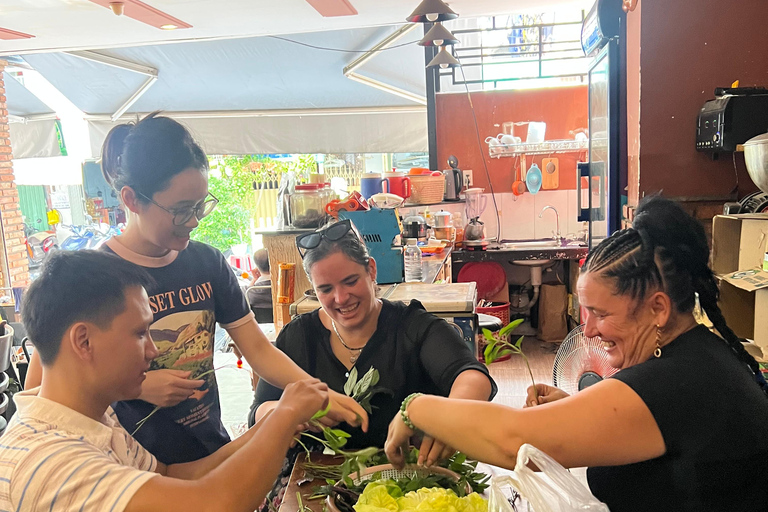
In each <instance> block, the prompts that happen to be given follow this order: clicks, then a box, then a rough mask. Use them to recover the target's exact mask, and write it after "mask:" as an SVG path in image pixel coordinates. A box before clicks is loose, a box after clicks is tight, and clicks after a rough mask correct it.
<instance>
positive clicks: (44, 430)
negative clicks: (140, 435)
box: [0, 388, 157, 512]
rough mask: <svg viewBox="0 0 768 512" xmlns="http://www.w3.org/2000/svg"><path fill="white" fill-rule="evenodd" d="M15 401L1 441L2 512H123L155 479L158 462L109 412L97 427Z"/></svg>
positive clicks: (26, 399)
mask: <svg viewBox="0 0 768 512" xmlns="http://www.w3.org/2000/svg"><path fill="white" fill-rule="evenodd" d="M39 390H40V388H35V389H31V390H26V391H23V392H21V393H17V394H16V395H15V397H14V400H15V401H16V406H17V408H18V409H17V412H16V414H15V415H14V416H13V418H11V421H10V422H9V425H8V428H7V429H6V431H5V434H3V436H2V437H0V512H2V511H15V512H19V511H42V510H44V511H49V512H63V511H71V510H74V511H83V512H96V511H99V512H121V511H122V510H123V509H125V507H126V505H127V504H128V502H129V501H130V500H131V498H132V497H133V495H134V493H135V492H136V491H137V490H138V489H139V487H141V486H142V485H143V484H144V483H145V482H147V481H148V480H149V479H150V478H152V477H153V476H156V475H157V473H154V470H155V467H156V466H157V461H156V460H155V457H154V456H153V455H152V454H150V453H149V452H148V451H146V450H145V449H144V448H143V447H142V446H141V445H140V444H139V443H138V442H137V441H136V440H135V439H134V438H133V437H131V435H130V434H129V433H128V432H127V431H126V430H125V429H124V428H123V427H121V426H120V424H119V423H118V421H117V417H116V416H115V414H114V412H113V411H112V409H111V408H109V409H108V410H107V412H106V413H105V414H104V416H103V417H102V419H101V421H95V420H93V419H91V418H88V417H86V416H84V415H82V414H80V413H78V412H75V411H73V410H72V409H70V408H68V407H66V406H64V405H61V404H59V403H57V402H54V401H51V400H48V399H46V398H41V397H39V396H37V392H38V391H39Z"/></svg>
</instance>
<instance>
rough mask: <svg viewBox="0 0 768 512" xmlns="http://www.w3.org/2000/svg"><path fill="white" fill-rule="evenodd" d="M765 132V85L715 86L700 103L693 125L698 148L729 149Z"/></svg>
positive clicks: (767, 122) (715, 151)
mask: <svg viewBox="0 0 768 512" xmlns="http://www.w3.org/2000/svg"><path fill="white" fill-rule="evenodd" d="M766 132H768V89H766V88H764V87H741V88H718V89H715V99H713V100H709V101H707V102H706V103H704V106H703V107H701V110H700V111H699V118H698V125H697V127H696V149H697V150H698V151H706V152H710V153H712V154H713V155H717V154H718V153H730V152H734V151H736V146H738V145H739V144H744V143H745V142H746V141H748V140H749V139H751V138H752V137H754V136H756V135H760V134H761V133H766Z"/></svg>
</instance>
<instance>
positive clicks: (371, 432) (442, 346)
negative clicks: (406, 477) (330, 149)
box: [249, 220, 496, 498]
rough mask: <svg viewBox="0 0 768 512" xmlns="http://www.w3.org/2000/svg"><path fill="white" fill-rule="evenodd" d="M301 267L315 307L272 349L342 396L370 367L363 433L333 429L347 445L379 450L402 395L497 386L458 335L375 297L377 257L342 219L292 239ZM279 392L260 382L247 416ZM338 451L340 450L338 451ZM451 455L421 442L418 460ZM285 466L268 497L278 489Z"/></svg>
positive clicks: (454, 393)
mask: <svg viewBox="0 0 768 512" xmlns="http://www.w3.org/2000/svg"><path fill="white" fill-rule="evenodd" d="M296 244H297V246H298V249H299V252H300V253H301V255H302V258H303V265H304V270H305V271H306V273H307V276H308V277H309V280H310V282H311V283H312V286H313V288H314V290H315V293H316V294H317V299H318V301H319V302H320V305H321V306H322V307H321V308H320V309H317V310H315V311H313V312H311V313H306V314H303V315H300V316H299V317H297V318H295V319H294V320H293V321H292V322H291V323H289V324H288V325H286V326H285V327H284V328H283V330H282V331H280V334H279V335H278V337H277V342H276V345H277V347H278V348H279V349H280V350H282V351H283V352H285V353H286V354H287V355H288V356H289V357H290V358H291V359H293V360H294V361H295V362H296V363H297V364H298V365H299V366H300V367H301V368H302V369H303V370H305V371H306V372H307V373H309V374H310V375H312V376H314V377H317V378H319V379H321V380H322V381H324V382H326V383H327V384H328V387H329V389H332V390H336V391H338V392H340V393H343V392H344V389H345V384H346V383H347V381H348V379H349V375H350V372H351V371H352V370H353V369H355V370H356V371H357V375H358V380H360V379H362V378H363V376H364V375H365V374H366V373H367V372H368V371H369V370H370V369H371V368H375V369H376V370H377V371H378V373H379V377H380V380H379V381H378V382H377V383H374V385H373V386H372V387H374V388H377V389H380V390H381V392H378V393H376V394H375V395H374V396H373V397H372V399H371V400H370V406H371V411H369V412H371V415H370V428H369V429H368V432H362V431H361V430H360V429H358V428H348V427H346V426H342V427H341V428H342V429H344V430H346V431H347V432H348V433H349V434H351V437H350V438H349V439H348V441H347V445H346V447H349V448H350V449H355V448H365V447H369V446H378V447H383V446H384V442H385V440H386V438H387V428H388V425H389V422H390V420H392V418H393V416H394V415H395V414H396V413H397V412H398V409H399V407H400V404H401V403H402V401H403V399H405V398H406V397H407V396H408V395H410V394H411V393H415V392H422V393H423V392H427V390H431V392H432V393H435V394H438V395H442V396H450V397H451V398H463V399H470V400H483V401H485V400H489V399H490V398H491V397H492V396H493V394H495V392H496V386H495V384H494V382H493V380H492V379H491V377H490V375H489V373H488V370H487V368H486V367H485V365H483V364H481V363H479V362H478V361H477V359H476V358H475V357H474V355H473V354H472V351H471V350H470V348H469V347H468V346H467V345H466V344H465V343H464V340H463V338H462V336H461V335H460V334H459V333H458V332H457V331H456V329H454V328H453V327H452V326H451V325H449V324H448V322H446V321H445V320H443V319H440V318H438V317H436V316H434V315H432V314H430V313H427V311H425V309H424V307H423V306H422V305H421V303H419V302H418V301H415V300H414V301H411V303H410V304H409V305H405V304H402V303H395V302H389V301H387V300H381V299H378V298H376V261H375V260H374V259H373V258H371V257H370V256H369V254H368V250H367V248H366V246H365V243H363V241H362V240H361V238H360V235H359V234H358V233H357V232H356V230H355V229H354V225H353V224H352V223H351V222H350V221H349V220H344V221H341V222H337V223H335V224H332V225H330V226H328V227H326V228H324V229H321V230H318V231H315V232H313V233H307V234H304V235H301V236H299V237H298V238H297V240H296ZM281 393H282V391H281V390H280V389H278V388H276V387H274V386H271V385H270V384H269V383H267V382H264V381H260V382H259V384H258V386H257V388H256V396H255V401H254V404H253V408H252V412H253V413H254V415H253V416H251V417H250V418H249V420H250V421H254V420H258V419H259V418H261V417H262V415H263V414H265V412H266V411H269V410H270V409H271V408H272V407H274V405H275V404H276V403H277V402H276V400H278V399H279V398H280V396H281ZM346 447H345V449H346ZM452 453H453V450H452V449H451V448H448V447H447V446H446V445H445V444H443V443H440V442H435V441H433V440H432V439H431V438H429V437H427V438H425V439H424V441H423V442H422V444H421V451H420V462H422V463H427V464H431V463H433V462H435V461H437V460H439V459H443V458H446V457H448V456H450V455H451V454H452ZM290 466H291V461H290V460H289V461H288V463H286V464H285V465H284V470H285V471H284V474H283V478H282V481H280V480H278V482H277V485H276V489H275V490H274V491H273V496H277V497H278V498H279V494H278V490H279V488H280V487H281V486H283V485H285V484H286V483H287V479H288V478H287V477H288V475H289V474H290V473H289V471H288V470H289V468H290Z"/></svg>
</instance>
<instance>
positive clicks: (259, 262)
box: [253, 249, 269, 274]
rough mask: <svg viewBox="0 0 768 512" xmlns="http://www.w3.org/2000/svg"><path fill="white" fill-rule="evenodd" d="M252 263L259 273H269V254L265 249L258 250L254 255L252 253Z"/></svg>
mask: <svg viewBox="0 0 768 512" xmlns="http://www.w3.org/2000/svg"><path fill="white" fill-rule="evenodd" d="M253 263H254V264H255V265H256V268H257V269H259V272H261V273H262V274H263V273H265V272H266V273H267V274H268V273H269V253H268V252H267V250H266V249H259V250H258V251H256V252H255V253H253Z"/></svg>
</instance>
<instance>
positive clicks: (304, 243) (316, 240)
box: [296, 219, 355, 259]
mask: <svg viewBox="0 0 768 512" xmlns="http://www.w3.org/2000/svg"><path fill="white" fill-rule="evenodd" d="M354 229H355V227H354V225H353V224H352V221H351V220H349V219H344V220H342V221H339V222H336V223H334V224H332V225H330V226H328V227H327V228H323V229H320V230H317V231H313V232H312V233H304V234H303V235H299V236H297V237H296V247H297V248H298V249H299V254H301V257H302V259H303V258H304V256H305V255H306V254H307V251H308V250H310V249H314V248H316V247H317V246H318V245H320V242H322V240H323V238H325V239H326V240H330V241H331V242H335V241H336V240H341V239H342V238H344V235H346V234H347V233H349V232H350V231H351V230H354ZM302 249H303V250H302Z"/></svg>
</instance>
